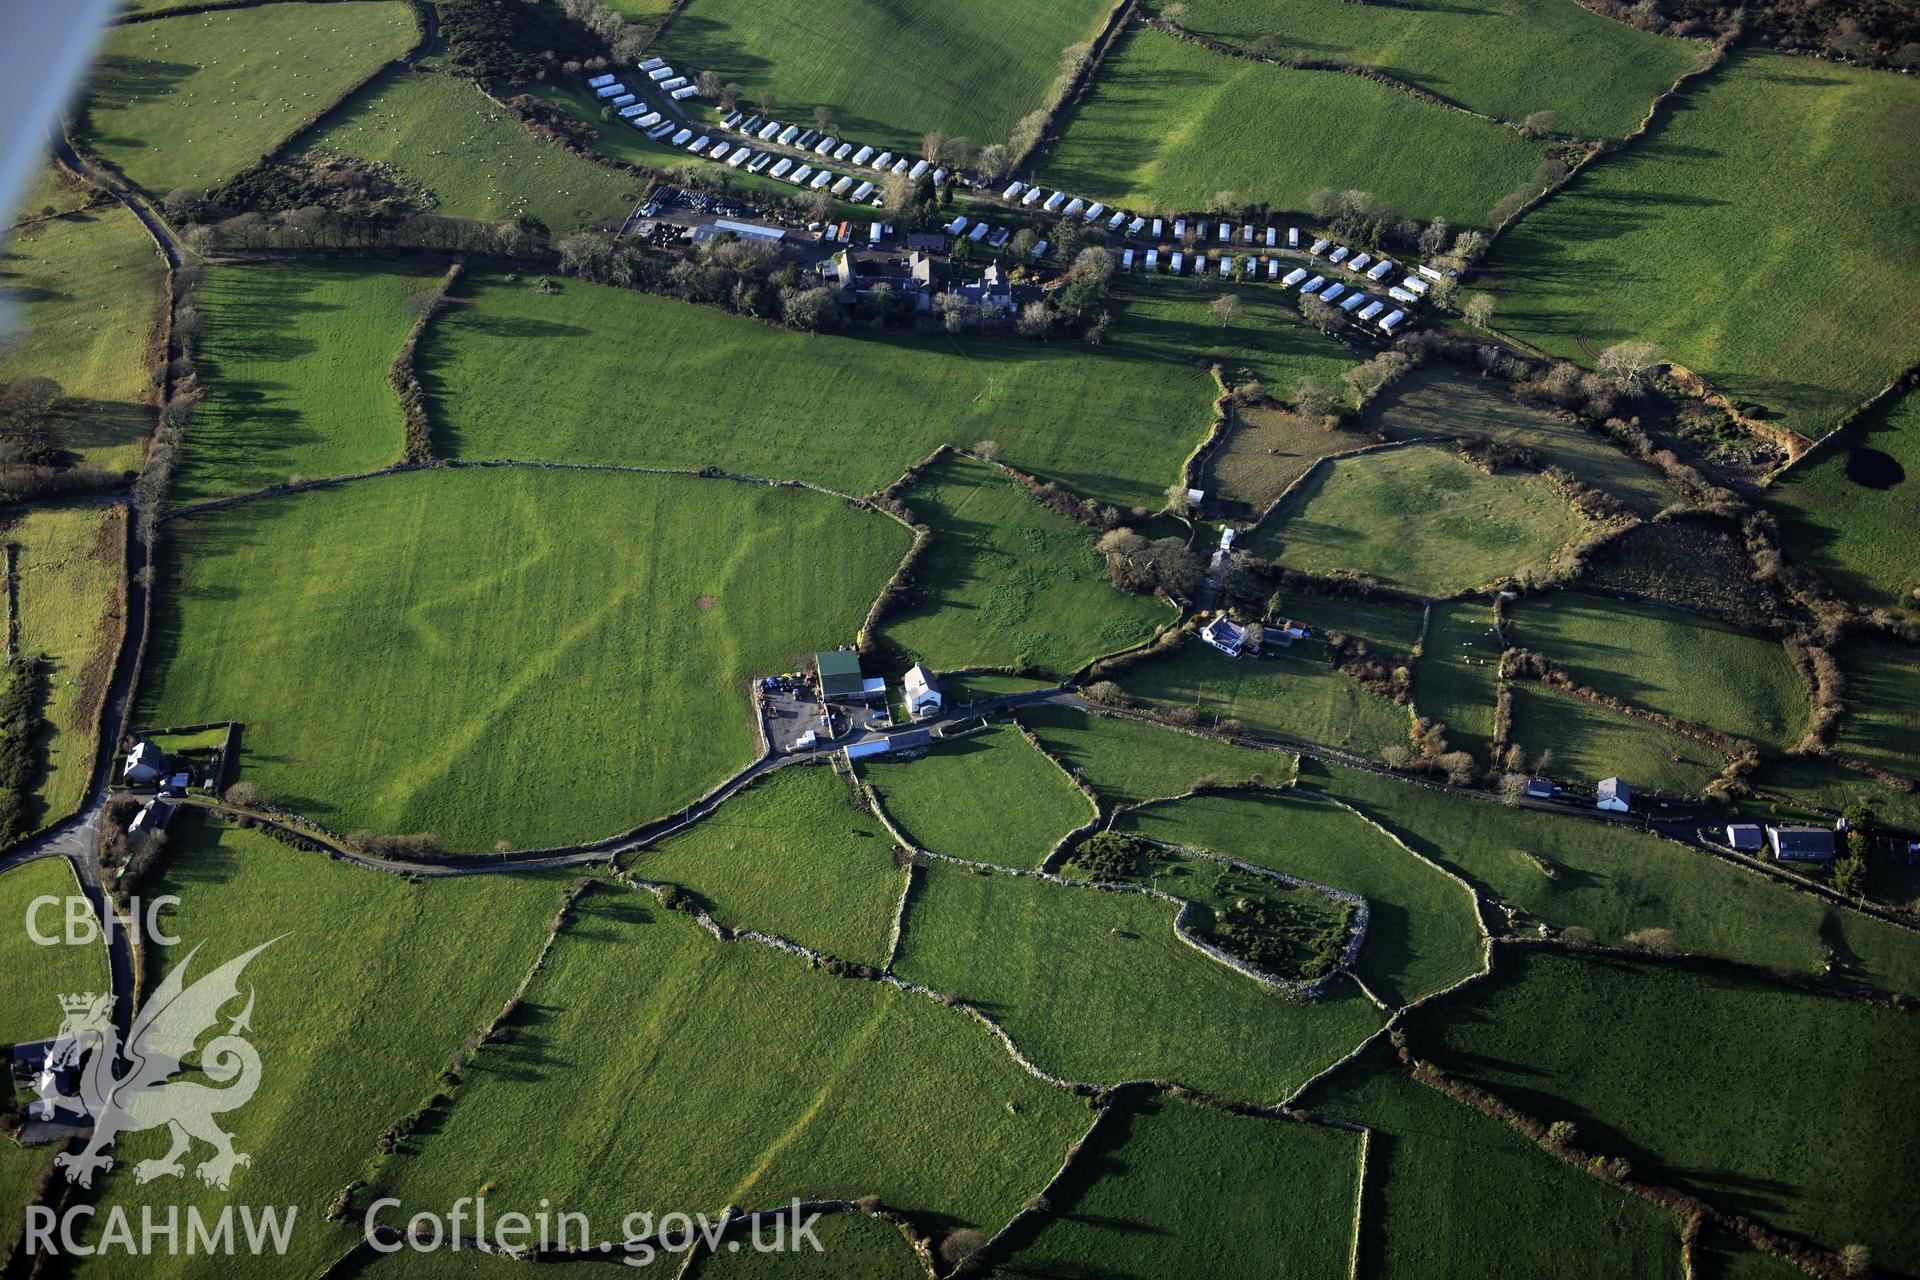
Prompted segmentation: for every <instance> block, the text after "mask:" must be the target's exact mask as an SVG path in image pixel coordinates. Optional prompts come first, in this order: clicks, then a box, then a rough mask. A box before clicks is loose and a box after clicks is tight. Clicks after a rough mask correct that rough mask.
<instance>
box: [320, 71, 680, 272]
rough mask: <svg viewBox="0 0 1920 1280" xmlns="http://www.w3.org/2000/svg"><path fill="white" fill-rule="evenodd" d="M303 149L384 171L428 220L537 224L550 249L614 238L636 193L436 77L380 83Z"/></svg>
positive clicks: (456, 82) (635, 187) (397, 77)
mask: <svg viewBox="0 0 1920 1280" xmlns="http://www.w3.org/2000/svg"><path fill="white" fill-rule="evenodd" d="M605 127H606V128H609V129H610V128H612V127H613V126H611V125H609V126H605ZM621 127H622V128H625V127H626V126H624V125H622V126H621ZM629 132H631V130H629ZM304 145H306V146H309V147H311V148H312V149H313V150H316V151H331V152H338V153H339V154H341V155H348V156H357V157H359V158H360V159H362V160H370V161H375V162H377V163H381V164H390V165H393V166H394V167H395V168H397V169H398V170H399V175H398V176H399V178H400V180H401V181H402V183H403V184H405V185H406V186H408V187H410V188H414V189H417V190H420V191H422V192H427V193H431V199H430V201H429V203H431V205H432V208H433V211H434V212H435V213H439V214H444V215H448V216H451V217H458V218H478V219H482V220H485V221H489V222H498V221H504V220H508V219H512V218H519V217H531V218H537V219H539V221H540V222H541V223H543V224H544V225H545V226H546V228H547V230H548V231H549V232H551V233H552V235H553V238H554V239H555V240H558V239H560V238H562V237H563V236H565V235H567V234H568V233H569V232H572V231H578V230H580V229H581V228H583V227H600V226H607V227H612V228H614V229H618V227H619V224H620V222H621V221H622V220H623V219H624V218H625V217H626V216H627V214H629V213H631V212H632V211H633V208H634V206H635V205H636V204H637V203H639V198H640V195H641V193H642V192H644V191H645V189H646V182H645V181H644V180H643V179H640V178H636V177H634V176H633V175H632V174H628V173H622V172H621V171H620V170H618V169H613V168H608V167H606V166H604V165H597V164H595V163H593V162H592V161H591V160H584V159H582V158H581V157H579V156H576V155H574V154H573V153H572V152H569V151H566V150H564V149H562V148H560V147H557V146H554V145H553V144H551V143H546V142H541V141H539V140H538V139H536V138H535V137H534V136H533V135H532V134H530V133H528V132H527V130H526V128H525V126H523V125H522V124H521V123H520V122H519V121H517V120H515V119H514V118H513V117H511V116H509V115H507V114H506V113H505V112H504V111H502V110H501V109H500V108H499V107H496V106H494V105H493V103H492V102H490V101H488V100H487V97H486V95H485V94H483V93H481V92H480V91H479V89H477V88H476V87H475V86H474V84H473V82H472V81H470V80H467V79H465V78H464V77H462V76H460V75H458V74H456V73H454V72H451V71H444V70H432V69H427V70H420V71H406V70H394V71H389V72H387V73H385V74H383V75H382V76H381V77H380V78H379V79H377V80H375V81H373V83H371V84H369V85H368V86H367V87H366V88H364V89H362V90H361V91H360V92H359V93H357V94H355V95H354V96H353V97H352V98H351V99H349V100H348V101H347V102H345V103H343V104H342V105H341V108H340V110H339V111H337V112H335V113H334V114H333V115H332V116H330V117H328V119H327V122H326V123H325V124H324V125H323V126H321V128H319V129H318V130H316V131H315V132H314V133H313V134H312V135H311V136H310V137H309V138H307V139H305V140H304Z"/></svg>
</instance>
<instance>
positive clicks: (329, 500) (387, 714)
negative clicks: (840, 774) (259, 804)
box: [140, 469, 908, 850]
mask: <svg viewBox="0 0 1920 1280" xmlns="http://www.w3.org/2000/svg"><path fill="white" fill-rule="evenodd" d="M716 529H720V530H726V531H727V535H728V536H727V538H726V539H725V540H724V541H718V540H716V539H715V537H714V536H712V531H713V530H716ZM168 543H169V547H170V555H169V558H168V561H167V565H166V570H165V589H164V590H163V591H162V592H161V593H160V594H159V596H158V601H159V607H158V616H157V619H156V624H157V631H156V642H155V646H154V650H153V653H152V655H151V657H150V659H149V678H148V680H147V683H146V690H147V692H146V693H145V696H144V700H143V705H142V708H141V713H140V714H141V717H142V719H143V720H145V721H146V722H148V723H160V724H185V723H194V722H199V721H203V720H209V719H234V720H239V721H241V722H243V723H244V724H245V725H246V733H245V737H244V738H243V744H244V745H243V752H244V759H243V760H242V761H241V768H242V770H243V772H244V774H245V776H246V777H248V778H250V779H252V780H253V781H255V782H257V783H259V785H260V787H261V790H262V791H263V792H264V793H265V795H266V797H267V798H268V799H269V800H273V801H276V802H279V803H282V804H286V805H290V806H292V807H293V808H295V809H298V810H300V811H302V812H304V813H307V814H308V815H309V816H311V817H314V818H317V819H318V820H320V821H321V822H324V823H325V824H326V825H327V826H329V827H331V828H334V829H335V830H338V831H341V832H349V831H352V830H354V829H356V828H370V829H373V830H376V831H383V832H389V833H396V832H432V833H434V834H437V835H439V836H440V837H441V838H442V840H443V841H445V842H446V844H447V845H448V846H449V847H451V848H456V849H469V850H472V849H488V848H491V847H493V846H494V844H495V842H496V841H505V842H506V843H507V844H508V845H511V846H517V847H525V846H528V845H552V844H565V843H570V842H573V841H578V840H586V839H591V838H594V837H599V836H609V835H612V834H614V833H616V832H619V831H623V830H626V829H627V828H629V827H632V826H635V825H637V824H638V823H640V822H642V821H645V820H647V819H649V818H652V817H657V816H659V815H661V814H664V813H667V812H669V811H671V810H672V809H674V808H676V807H677V806H679V805H681V804H684V803H686V802H687V801H690V800H692V799H694V798H695V797H696V796H698V795H700V794H701V793H702V792H704V791H705V790H707V788H709V787H711V786H712V785H714V784H715V783H717V782H719V781H720V780H721V779H723V778H724V777H726V776H727V775H728V774H729V773H731V772H732V771H733V770H735V769H737V768H739V767H740V766H742V765H744V764H745V763H746V762H747V761H748V760H749V759H751V758H752V757H753V755H754V751H755V747H754V737H753V728H752V716H751V713H750V711H749V703H748V700H747V696H746V688H745V681H746V679H747V678H748V677H750V676H754V675H761V674H765V673H766V672H769V671H780V670H787V669H790V668H791V667H792V666H793V665H794V660H795V657H796V655H797V654H799V653H801V652H804V651H806V650H809V649H812V648H814V647H816V646H819V645H825V644H831V643H834V642H846V641H850V640H851V639H852V638H853V636H854V634H855V632H856V630H857V629H858V627H859V625H860V620H861V618H862V617H864V616H865V614H866V611H867V607H868V605H869V604H870V603H871V601H872V599H873V597H874V596H875V595H877V594H878V592H879V590H880V587H881V585H882V584H883V583H884V582H885V581H886V579H887V577H888V575H889V574H890V573H892V571H893V569H894V566H895V564H896V563H897V562H898V560H899V558H900V557H901V555H903V554H904V553H905V551H906V548H907V543H908V535H907V533H906V531H905V530H903V529H902V528H900V526H899V525H897V524H895V523H894V522H893V521H891V520H888V519H885V518H883V517H880V516H877V515H872V514H862V513H858V512H855V511H853V510H851V509H850V508H848V507H847V506H846V505H845V504H843V503H840V502H838V501H835V500H834V499H831V498H826V497H821V496H818V495H815V494H811V493H805V492H800V491H795V490H789V489H772V488H766V487H761V486H754V485H745V484H736V483H732V482H729V481H721V480H697V479H691V478H684V477H657V476H632V475H617V474H606V473H591V474H589V473H578V472H559V471H541V470H528V469H486V470H481V469H460V470H443V471H434V472H413V473H408V474H404V475H399V476H391V477H384V478H380V479H374V480H364V481H356V482H353V483H351V484H347V485H344V486H341V487H339V488H335V489H327V490H321V491H318V492H313V493H306V494H300V495H296V496H294V497H288V498H273V499H268V500H265V501H261V502H255V503H251V504H247V505H244V506H239V507H233V508H229V509H226V510H222V511H215V512H211V513H207V514H204V515H196V516H189V517H186V518H184V519H182V520H179V521H176V522H173V523H171V524H170V525H169V526H168ZM796 546H805V547H807V548H809V550H808V551H807V553H806V554H804V555H801V554H795V552H794V548H795V547H796ZM801 600H804V601H805V602H806V605H805V608H804V609H801V608H799V607H798V606H797V605H796V604H795V602H796V601H801Z"/></svg>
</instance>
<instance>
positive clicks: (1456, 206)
mask: <svg viewBox="0 0 1920 1280" xmlns="http://www.w3.org/2000/svg"><path fill="white" fill-rule="evenodd" d="M1276 120H1284V121H1286V122H1287V127H1286V128H1284V129H1277V128H1275V127H1273V122H1274V121H1276ZM1541 154H1542V149H1541V146H1540V144H1538V143H1533V142H1528V141H1526V140H1525V139H1524V138H1522V137H1521V136H1520V135H1519V134H1518V133H1516V132H1514V131H1513V130H1511V129H1505V128H1502V127H1500V126H1498V125H1493V124H1487V123H1484V122H1482V121H1479V120H1475V119H1473V118H1472V117H1470V116H1466V115H1462V114H1460V113H1459V112H1457V111H1448V110H1446V109H1444V108H1441V107H1434V106H1430V105H1428V104H1426V103H1424V102H1420V101H1417V100H1416V99H1414V98H1412V97H1409V96H1408V95H1406V94H1404V93H1401V92H1399V91H1398V90H1396V89H1390V88H1388V87H1386V86H1385V85H1380V84H1375V83H1373V82H1372V81H1370V80H1365V79H1362V78H1361V77H1359V76H1350V75H1345V74H1342V73H1340V72H1335V71H1285V70H1281V69H1280V68H1277V67H1270V66H1264V65H1262V64H1260V63H1256V62H1247V61H1244V60H1242V59H1238V58H1229V57H1226V56H1225V55H1222V54H1218V53H1214V52H1212V51H1210V50H1207V49H1202V48H1199V47H1198V46H1195V45H1191V44H1188V43H1187V42H1185V41H1183V40H1177V39H1174V38H1173V37H1172V36H1167V35H1163V34H1161V33H1160V32H1158V31H1153V30H1151V29H1149V28H1146V27H1136V28H1134V29H1133V30H1132V31H1130V32H1129V33H1128V34H1126V35H1125V36H1123V37H1122V38H1121V40H1120V43H1119V44H1117V45H1115V46H1114V49H1113V51H1112V52H1111V53H1110V54H1108V55H1107V59H1106V61H1105V62H1104V63H1103V64H1102V65H1101V69H1100V76H1099V79H1098V80H1096V81H1095V82H1094V86H1093V90H1092V92H1090V93H1089V94H1087V96H1086V98H1085V99H1084V100H1082V102H1081V104H1080V105H1079V107H1077V108H1076V109H1075V110H1074V111H1073V112H1072V113H1071V114H1070V115H1069V116H1068V119H1067V122H1066V128H1065V132H1064V133H1063V135H1062V136H1061V139H1060V142H1059V144H1058V145H1057V146H1056V147H1055V148H1054V150H1053V151H1052V152H1051V153H1050V154H1048V155H1047V156H1046V157H1045V158H1044V159H1042V160H1041V161H1039V163H1038V167H1037V175H1036V176H1037V177H1038V179H1039V180H1040V182H1042V183H1043V184H1044V185H1046V186H1048V187H1060V188H1064V189H1065V190H1068V191H1071V192H1073V193H1074V194H1075V195H1079V196H1084V197H1086V198H1087V199H1089V200H1095V199H1098V200H1104V201H1106V202H1107V203H1108V204H1111V205H1114V206H1116V207H1125V208H1133V209H1149V208H1153V209H1159V208H1188V209H1192V208H1204V207H1207V206H1209V205H1212V204H1214V203H1216V196H1217V193H1219V192H1221V191H1222V190H1230V191H1231V192H1233V194H1234V197H1235V199H1236V200H1237V201H1238V202H1242V203H1247V204H1270V205H1272V206H1274V207H1275V208H1277V209H1304V208H1306V207H1307V199H1308V197H1309V196H1311V195H1312V194H1313V193H1314V192H1316V191H1319V190H1321V189H1322V188H1326V187H1333V188H1336V189H1343V190H1344V189H1348V188H1358V189H1360V190H1365V191H1371V192H1373V193H1374V194H1375V195H1377V196H1379V197H1381V198H1382V199H1385V200H1390V201H1392V202H1393V204H1394V206H1395V207H1396V208H1398V209H1399V210H1400V211H1401V212H1402V213H1405V214H1410V215H1411V216H1413V217H1416V218H1421V219H1429V218H1445V219H1447V220H1448V221H1449V222H1452V223H1454V224H1455V225H1460V226H1484V225H1485V224H1486V221H1487V213H1488V211H1489V210H1490V209H1492V208H1493V205H1494V203H1495V202H1496V201H1497V200H1499V199H1500V198H1501V197H1502V196H1504V195H1506V194H1507V193H1508V192H1509V191H1512V190H1513V189H1514V188H1515V187H1517V186H1519V185H1520V183H1521V182H1522V181H1524V180H1525V179H1526V177H1527V176H1528V175H1529V174H1530V173H1532V172H1533V169H1534V166H1535V165H1537V164H1538V163H1539V161H1540V157H1541Z"/></svg>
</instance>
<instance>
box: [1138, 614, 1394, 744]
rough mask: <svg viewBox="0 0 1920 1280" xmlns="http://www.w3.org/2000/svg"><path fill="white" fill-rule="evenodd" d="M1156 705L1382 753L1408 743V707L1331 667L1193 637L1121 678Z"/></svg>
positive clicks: (1140, 696) (1278, 733) (1257, 729)
mask: <svg viewBox="0 0 1920 1280" xmlns="http://www.w3.org/2000/svg"><path fill="white" fill-rule="evenodd" d="M1120 683H1121V686H1122V687H1123V688H1125V689H1126V691H1127V692H1128V693H1131V694H1132V695H1134V696H1135V697H1136V698H1142V699H1145V700H1146V701H1147V702H1148V703H1150V704H1152V705H1153V706H1154V707H1155V708H1157V709H1160V710H1168V709H1171V708H1175V707H1194V708H1197V709H1198V710H1199V711H1200V712H1201V714H1202V715H1204V716H1207V717H1210V718H1212V719H1213V720H1215V721H1218V720H1238V721H1240V723H1242V724H1244V725H1246V726H1247V727H1248V728H1249V729H1252V730H1253V731H1255V732H1256V733H1270V734H1277V735H1279V736H1281V737H1287V738H1295V739H1299V740H1301V741H1303V742H1314V743H1319V744H1321V745H1323V746H1330V747H1345V748H1346V749H1348V750H1350V751H1357V752H1359V753H1361V754H1362V755H1369V756H1371V755H1378V754H1379V753H1380V751H1381V750H1382V749H1383V748H1385V747H1390V746H1393V745H1394V744H1396V743H1404V742H1406V740H1407V725H1408V721H1407V712H1406V710H1405V709H1404V708H1402V707H1397V706H1395V705H1394V704H1393V703H1391V702H1388V701H1387V700H1386V699H1385V698H1382V697H1380V696H1378V695H1377V694H1373V693H1369V692H1367V690H1365V689H1363V688H1361V687H1360V686H1359V685H1358V684H1356V683H1355V682H1354V681H1352V680H1350V679H1348V678H1347V677H1346V676H1343V675H1341V674H1340V673H1339V672H1338V671H1335V670H1334V669H1333V668H1331V667H1327V666H1323V665H1321V664H1320V663H1318V662H1311V661H1307V660H1305V659H1300V658H1257V659H1256V658H1238V659H1236V658H1229V657H1227V656H1226V655H1225V654H1221V653H1216V652H1215V651H1214V650H1212V649H1210V648H1208V647H1207V646H1206V645H1204V644H1202V643H1201V642H1200V641H1198V640H1191V639H1190V640H1188V641H1187V642H1186V643H1185V644H1183V645H1181V646H1180V648H1179V649H1177V650H1175V651H1174V652H1173V653H1171V654H1169V655H1167V656H1166V657H1164V658H1152V659H1149V660H1148V661H1146V662H1143V663H1141V664H1140V665H1139V666H1137V667H1134V668H1132V669H1131V670H1129V671H1128V672H1127V673H1126V674H1125V675H1124V676H1122V677H1121V678H1120Z"/></svg>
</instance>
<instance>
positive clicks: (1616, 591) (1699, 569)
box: [1580, 516, 1794, 626]
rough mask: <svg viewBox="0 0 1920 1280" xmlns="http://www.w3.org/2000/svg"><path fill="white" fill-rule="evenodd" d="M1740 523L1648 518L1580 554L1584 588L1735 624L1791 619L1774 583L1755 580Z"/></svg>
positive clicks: (1701, 518)
mask: <svg viewBox="0 0 1920 1280" xmlns="http://www.w3.org/2000/svg"><path fill="white" fill-rule="evenodd" d="M1753 572H1754V563H1753V554H1752V553H1751V552H1750V551H1748V550H1747V546H1746V542H1745V541H1744V539H1743V538H1742V537H1741V534H1740V527H1739V526H1738V525H1737V524H1735V523H1733V522H1732V521H1730V520H1718V519H1715V518H1713V517H1711V516H1681V517H1675V518H1672V519H1667V520H1649V521H1647V522H1646V523H1644V524H1641V525H1639V526H1637V527H1635V528H1632V529H1629V530H1627V531H1626V533H1624V534H1622V535H1621V536H1619V537H1617V538H1615V539H1613V540H1612V541H1611V542H1608V543H1607V544H1606V545H1605V546H1603V547H1601V548H1600V549H1599V551H1598V552H1597V553H1596V554H1594V555H1591V556H1589V557H1588V558H1587V569H1586V572H1585V573H1583V574H1582V575H1581V577H1580V584H1581V586H1582V588H1583V589H1584V590H1588V591H1592V592H1595V593H1596V594H1599V595H1630V596H1639V597H1642V598H1644V599H1648V600H1654V601H1658V602H1660V603H1662V604H1671V605H1678V606H1679V607H1681V608H1683V609H1693V610H1697V611H1699V612H1701V613H1705V614H1707V615H1709V616H1710V617H1715V618H1719V619H1721V620H1722V621H1724V622H1731V623H1733V624H1735V625H1736V626H1743V625H1744V626H1754V625H1758V624H1759V623H1760V622H1762V621H1764V620H1767V619H1773V620H1777V621H1780V622H1791V621H1792V620H1793V617H1794V613H1793V608H1792V606H1791V605H1790V604H1789V603H1788V602H1787V600H1786V598H1785V596H1784V594H1783V593H1782V592H1781V591H1780V589H1779V587H1778V586H1777V585H1774V584H1771V583H1762V582H1756V581H1755V580H1754V576H1753Z"/></svg>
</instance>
